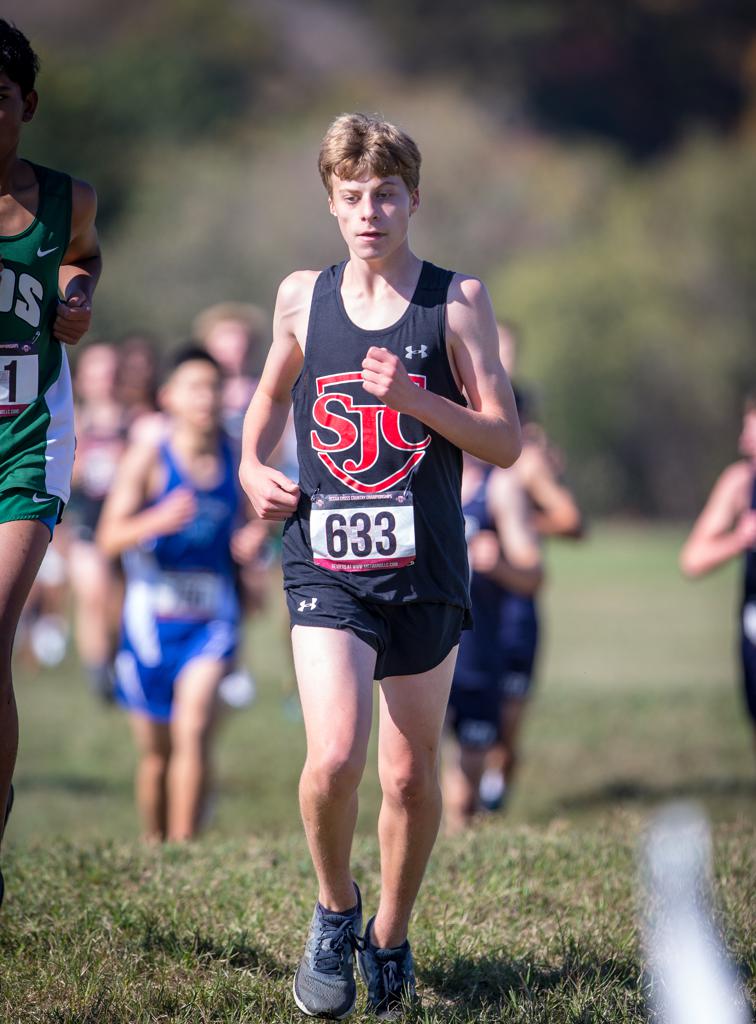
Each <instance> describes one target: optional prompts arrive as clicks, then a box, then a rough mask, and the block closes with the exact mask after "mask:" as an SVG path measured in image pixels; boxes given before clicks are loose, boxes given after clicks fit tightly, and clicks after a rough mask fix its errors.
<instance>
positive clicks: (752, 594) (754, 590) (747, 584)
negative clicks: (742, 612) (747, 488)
mask: <svg viewBox="0 0 756 1024" xmlns="http://www.w3.org/2000/svg"><path fill="white" fill-rule="evenodd" d="M751 509H752V510H753V511H754V512H756V473H754V475H753V483H752V485H751ZM751 601H756V548H749V549H748V550H747V551H746V553H745V571H744V573H743V603H744V604H750V602H751Z"/></svg>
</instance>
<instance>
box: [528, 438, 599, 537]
mask: <svg viewBox="0 0 756 1024" xmlns="http://www.w3.org/2000/svg"><path fill="white" fill-rule="evenodd" d="M517 472H518V474H519V476H520V479H521V480H522V484H523V487H524V488H525V490H526V491H527V493H528V495H529V497H530V498H531V500H532V501H533V503H534V504H535V505H536V511H535V526H536V529H537V530H538V532H539V533H540V534H544V535H551V536H558V537H573V538H578V537H581V536H582V534H583V519H582V515H581V513H580V509H579V508H578V505H577V502H576V501H575V498H574V497H573V495H572V492H571V491H570V490H569V489H568V488H567V487H565V486H564V484H563V483H561V481H560V480H559V479H557V476H556V474H555V473H554V469H553V467H552V464H551V460H550V459H549V457H548V455H547V453H546V452H545V451H544V449H543V447H542V446H541V445H540V444H526V445H524V447H523V449H522V455H521V456H520V458H519V459H518V462H517Z"/></svg>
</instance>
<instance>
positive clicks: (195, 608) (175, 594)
mask: <svg viewBox="0 0 756 1024" xmlns="http://www.w3.org/2000/svg"><path fill="white" fill-rule="evenodd" d="M219 455H220V460H221V467H222V469H221V476H220V480H219V482H218V483H217V484H216V485H215V486H214V487H211V488H207V489H204V488H201V487H198V486H197V485H196V484H195V483H194V481H192V480H191V479H190V478H189V477H188V476H187V475H186V474H185V473H183V472H182V470H181V467H180V465H179V464H178V462H177V461H176V458H175V457H174V455H173V452H172V451H171V448H170V445H169V444H168V443H167V442H165V443H163V444H162V445H161V446H160V459H161V462H162V464H163V466H164V468H165V478H166V479H165V484H164V486H163V488H162V490H161V492H160V493H159V494H158V495H157V496H156V497H155V498H154V499H153V501H152V502H151V503H150V504H157V502H159V501H160V500H161V499H162V498H164V497H165V496H166V495H167V494H169V493H170V492H171V491H174V490H176V488H178V487H185V488H187V489H189V490H190V491H192V492H193V494H194V497H195V500H196V502H197V510H196V514H195V516H194V518H193V519H192V521H191V522H189V523H187V525H186V526H184V527H183V528H182V529H181V530H179V531H178V532H177V533H173V534H168V535H167V536H162V537H155V538H153V539H152V540H150V541H147V542H146V543H144V544H143V545H141V546H140V547H139V548H135V549H133V550H131V551H128V552H126V553H125V555H124V559H123V562H124V569H125V572H126V581H127V587H128V588H130V589H131V590H132V591H133V590H134V588H135V587H140V591H141V592H142V593H144V595H145V601H147V602H148V603H149V605H150V610H151V612H152V614H153V616H154V618H156V619H172V620H180V621H184V620H188V621H194V620H205V619H225V620H234V619H236V618H237V617H238V614H239V606H238V598H237V595H236V584H235V574H236V569H235V565H234V561H233V559H232V557H231V534H232V532H233V529H234V526H235V524H236V520H237V516H238V513H239V489H238V485H237V481H236V464H235V462H234V458H233V455H232V452H231V447H230V445H229V444H228V442H227V441H226V440H225V439H224V440H223V442H222V443H221V445H220V447H219Z"/></svg>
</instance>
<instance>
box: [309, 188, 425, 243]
mask: <svg viewBox="0 0 756 1024" xmlns="http://www.w3.org/2000/svg"><path fill="white" fill-rule="evenodd" d="M332 181H333V187H332V194H331V196H330V197H329V200H328V205H329V209H330V211H331V213H332V214H333V216H334V217H336V219H337V220H338V222H339V229H340V231H341V234H342V237H343V239H344V241H345V242H346V244H347V246H348V247H349V251H350V252H351V253H352V254H353V255H354V256H356V257H357V258H358V259H363V260H382V259H385V258H386V257H387V256H390V255H391V254H392V253H393V252H395V251H396V250H397V249H398V248H399V247H400V246H401V245H402V244H403V243H404V242H405V240H406V238H407V231H408V229H409V219H410V217H411V216H412V214H413V213H414V212H415V210H416V209H417V208H418V206H419V203H420V196H419V193H418V190H417V189H415V191H414V192H409V190H408V189H407V186H406V185H405V183H404V181H403V180H402V178H400V177H399V175H391V176H390V177H388V178H377V177H373V178H362V179H357V180H354V181H346V180H344V179H342V178H338V177H337V176H336V175H335V174H334V175H333V176H332Z"/></svg>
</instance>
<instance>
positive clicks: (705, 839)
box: [643, 803, 751, 1024]
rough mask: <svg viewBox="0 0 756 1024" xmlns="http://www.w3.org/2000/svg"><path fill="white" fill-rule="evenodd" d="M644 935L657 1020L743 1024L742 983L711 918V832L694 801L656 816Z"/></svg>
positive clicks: (646, 866) (649, 839)
mask: <svg viewBox="0 0 756 1024" xmlns="http://www.w3.org/2000/svg"><path fill="white" fill-rule="evenodd" d="M643 854H644V855H643V873H644V881H645V894H646V907H645V909H644V916H645V921H644V938H645V946H646V956H647V961H648V966H649V972H650V977H651V983H652V994H651V1005H652V1009H653V1011H654V1018H653V1019H654V1020H658V1021H659V1022H660V1024H748V1022H750V1021H751V1015H750V1012H749V1011H748V1009H747V1005H746V1001H745V998H744V996H743V992H742V988H741V985H740V983H739V981H738V978H737V975H736V973H735V970H734V968H733V966H732V965H731V964H730V962H729V960H728V958H727V955H726V953H725V950H724V948H723V946H722V943H721V941H720V939H719V936H718V935H717V931H716V928H715V926H714V921H713V907H712V896H711V835H710V832H709V826H708V823H707V820H706V818H705V817H704V815H703V813H702V812H701V811H700V810H699V809H698V807H696V806H695V805H694V804H688V803H680V804H670V805H669V806H667V807H666V808H664V809H662V810H661V811H660V812H659V813H658V814H657V815H656V817H655V818H654V820H653V821H652V823H651V827H650V828H649V831H648V834H647V836H646V839H645V848H644V851H643Z"/></svg>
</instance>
